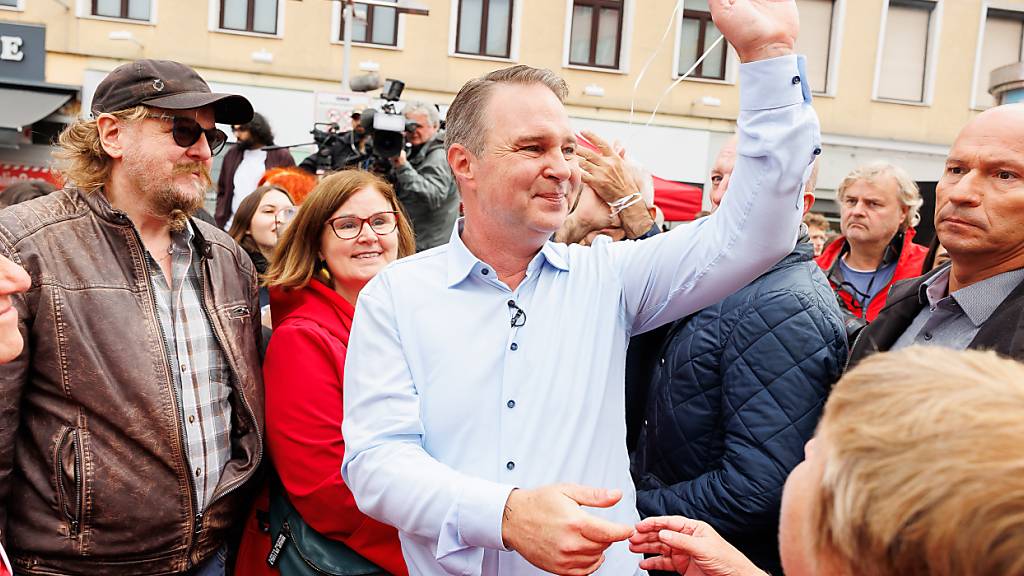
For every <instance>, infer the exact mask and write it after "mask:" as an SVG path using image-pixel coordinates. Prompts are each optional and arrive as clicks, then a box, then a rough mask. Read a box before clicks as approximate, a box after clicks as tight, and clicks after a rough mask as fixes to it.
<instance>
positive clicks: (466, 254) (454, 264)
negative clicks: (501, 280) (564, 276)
mask: <svg viewBox="0 0 1024 576" xmlns="http://www.w3.org/2000/svg"><path fill="white" fill-rule="evenodd" d="M464 225H465V219H464V218H459V219H458V221H457V222H456V223H455V227H454V229H453V230H452V235H451V238H450V239H449V241H448V287H449V288H452V287H455V286H457V285H458V284H459V283H461V282H462V281H463V280H465V279H466V278H467V277H469V275H470V274H471V273H472V272H473V271H474V270H477V269H480V270H481V271H482V270H484V269H486V270H488V271H489V273H490V274H493V273H494V271H493V270H492V269H491V266H490V265H489V264H487V263H486V262H483V261H482V260H480V259H479V258H477V257H476V256H475V255H473V253H472V252H470V250H469V248H467V247H466V245H465V244H464V243H463V242H462V236H461V232H462V228H463V226H464ZM567 249H568V247H567V246H564V245H562V244H555V243H553V242H551V241H548V242H545V243H544V245H543V246H541V249H540V252H539V254H538V255H537V256H536V257H534V259H533V260H532V261H531V262H530V266H529V268H528V269H527V270H528V273H532V272H533V271H534V270H536V269H537V267H538V266H539V265H540V263H541V262H547V263H548V264H551V265H552V266H554V267H555V268H557V269H559V270H562V271H568V270H569V264H568V262H567V261H566V259H565V255H564V254H562V252H564V251H565V250H567Z"/></svg>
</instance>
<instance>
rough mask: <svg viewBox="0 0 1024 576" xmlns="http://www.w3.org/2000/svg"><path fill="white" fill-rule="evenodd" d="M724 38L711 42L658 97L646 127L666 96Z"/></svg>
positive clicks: (652, 119)
mask: <svg viewBox="0 0 1024 576" xmlns="http://www.w3.org/2000/svg"><path fill="white" fill-rule="evenodd" d="M724 38H725V36H719V37H718V39H717V40H715V41H714V43H712V44H711V47H710V48H708V49H707V50H705V51H704V53H703V54H701V56H700V58H697V61H696V62H694V63H693V66H690V69H689V70H687V71H686V74H683V75H682V76H680V77H679V78H677V79H676V81H675V82H673V83H672V84H671V85H669V87H668V88H666V89H665V91H664V92H662V93H661V98H658V103H657V104H655V105H654V110H652V111H651V117H650V118H649V119H648V120H647V123H646V124H644V127H645V128H646V127H647V126H650V125H651V122H654V117H655V116H656V115H657V114H658V110H659V109H661V103H662V102H664V100H665V97H666V96H668V93H669V92H671V91H672V89H673V88H675V87H676V86H678V85H679V83H680V82H682V81H683V80H686V79H687V78H688V77H689V76H690V74H693V71H694V70H696V69H697V66H700V63H701V62H703V61H704V59H705V58H707V56H708V54H711V51H712V50H714V49H715V48H717V47H718V45H719V44H721V43H722V40H723V39H724Z"/></svg>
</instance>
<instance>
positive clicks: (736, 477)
mask: <svg viewBox="0 0 1024 576" xmlns="http://www.w3.org/2000/svg"><path fill="white" fill-rule="evenodd" d="M733 155H734V152H732V153H731V149H730V148H729V145H728V144H727V145H726V147H725V148H724V149H723V153H721V154H720V155H719V158H718V160H716V166H715V168H714V170H713V171H712V177H713V178H712V184H713V189H712V200H713V201H720V200H721V198H722V194H723V193H724V190H718V188H723V189H724V188H727V187H728V181H729V174H730V172H731V168H732V167H731V164H732V162H731V159H732V156H733ZM813 190H814V177H813V176H812V177H811V178H810V180H809V181H808V185H807V188H806V191H807V192H806V193H805V195H804V213H805V214H806V213H807V211H808V210H810V208H811V205H812V204H813V203H814V195H813V194H811V193H810V192H811V191H813ZM713 203H716V202H713ZM801 226H803V225H801ZM780 233H781V231H780ZM846 353H847V342H846V331H845V328H844V326H843V321H842V317H841V314H840V310H839V306H838V304H837V302H836V298H835V295H834V294H833V293H832V290H831V288H830V287H829V284H828V280H827V279H826V278H825V276H824V274H822V272H821V270H820V269H819V268H818V266H817V265H816V264H815V263H814V248H813V246H812V245H811V244H810V242H809V237H808V234H807V230H806V228H803V230H802V234H801V239H800V241H799V242H798V243H797V245H796V248H795V249H794V250H793V252H792V253H791V254H790V255H789V256H787V257H786V258H784V259H783V260H782V261H781V262H779V263H778V264H776V265H775V267H774V268H772V269H771V270H769V271H768V272H766V273H765V274H764V275H762V276H761V277H760V278H758V279H756V280H754V281H753V282H751V283H750V284H748V285H747V286H745V287H744V288H741V289H740V290H739V291H738V292H736V293H735V294H733V295H732V296H729V297H728V298H726V299H725V300H723V301H722V302H720V303H718V304H716V305H713V306H710V307H708V308H705V309H704V310H702V311H700V312H698V313H696V314H694V315H692V316H689V317H687V318H683V319H681V320H678V321H677V322H675V324H674V325H672V326H671V328H670V329H669V332H668V336H667V337H666V340H665V343H664V345H663V348H662V351H661V355H660V357H659V360H658V365H657V366H656V368H655V370H654V376H653V378H652V380H651V382H650V386H649V390H648V391H647V408H646V412H645V420H644V423H643V427H642V429H641V431H640V438H639V440H638V443H637V447H636V449H635V450H634V452H633V454H632V460H633V462H632V466H633V477H634V480H635V482H636V488H637V508H638V509H639V511H640V515H641V516H643V517H645V518H646V517H648V516H663V515H681V516H687V517H689V518H693V519H696V520H703V521H705V522H707V523H708V524H710V525H711V526H713V527H714V528H715V530H717V531H718V532H719V534H721V535H722V536H723V537H724V538H725V539H726V540H728V541H729V542H730V543H732V544H734V545H735V546H736V547H737V548H739V549H740V550H741V551H742V552H743V553H744V554H746V555H747V557H748V558H750V559H751V560H752V561H754V563H755V564H757V565H758V567H760V568H761V569H763V570H766V571H768V572H770V573H771V574H776V575H778V574H782V566H781V562H780V560H779V552H778V537H777V530H778V525H779V506H780V503H781V498H782V486H783V484H784V483H785V481H786V476H788V475H789V472H790V471H791V470H792V469H793V468H794V467H796V465H797V464H798V463H800V461H801V460H803V447H804V443H805V442H807V441H808V440H810V439H811V436H813V434H814V428H815V426H816V425H817V423H818V418H819V416H820V415H821V410H822V407H823V406H824V404H825V400H826V398H827V397H828V393H829V390H830V389H831V387H832V384H833V383H834V382H835V381H836V380H838V379H839V376H840V375H841V373H842V370H843V365H844V364H845V361H846Z"/></svg>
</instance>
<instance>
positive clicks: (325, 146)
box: [310, 77, 418, 174]
mask: <svg viewBox="0 0 1024 576" xmlns="http://www.w3.org/2000/svg"><path fill="white" fill-rule="evenodd" d="M364 84H365V85H362V86H360V87H361V88H364V89H367V90H369V89H373V87H379V86H380V83H379V77H378V81H377V83H376V84H375V85H374V84H366V83H364ZM404 90H405V82H402V81H401V80H394V79H391V78H389V79H387V80H386V81H385V82H384V85H383V90H382V92H381V95H380V97H381V99H382V100H384V103H383V104H381V105H380V108H379V109H374V108H366V109H365V110H363V111H362V113H361V115H360V118H359V128H357V129H356V130H355V131H354V132H355V133H350V132H343V131H342V130H341V128H340V127H339V126H338V124H335V123H328V122H318V123H316V124H314V125H313V130H311V131H310V133H311V134H312V135H313V140H314V142H316V145H317V152H316V154H315V156H316V168H317V173H318V174H323V173H325V172H329V171H333V170H341V169H344V168H351V167H359V168H363V169H366V170H370V171H372V172H376V173H379V174H388V173H389V172H390V171H391V162H390V160H389V159H390V158H394V157H396V156H398V155H399V154H401V153H402V151H403V150H405V148H406V141H405V134H406V132H411V131H412V130H415V129H416V127H417V126H418V124H417V123H416V122H410V121H407V120H406V118H405V115H403V114H401V113H399V112H398V109H397V106H396V104H397V103H398V102H399V101H400V100H401V97H402V92H403V91H404ZM366 136H368V137H369V139H368V140H366V146H365V147H363V146H360V145H359V140H362V139H363V138H364V137H366ZM360 150H362V151H361V152H360Z"/></svg>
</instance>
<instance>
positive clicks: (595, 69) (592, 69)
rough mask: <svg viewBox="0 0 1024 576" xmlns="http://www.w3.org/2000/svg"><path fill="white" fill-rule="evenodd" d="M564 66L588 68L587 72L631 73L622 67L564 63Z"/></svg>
mask: <svg viewBox="0 0 1024 576" xmlns="http://www.w3.org/2000/svg"><path fill="white" fill-rule="evenodd" d="M562 68H568V69H570V70H586V71H587V72H604V73H605V74H621V75H626V74H629V72H628V71H626V70H622V69H621V68H599V67H597V66H583V65H580V64H568V63H563V64H562Z"/></svg>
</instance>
